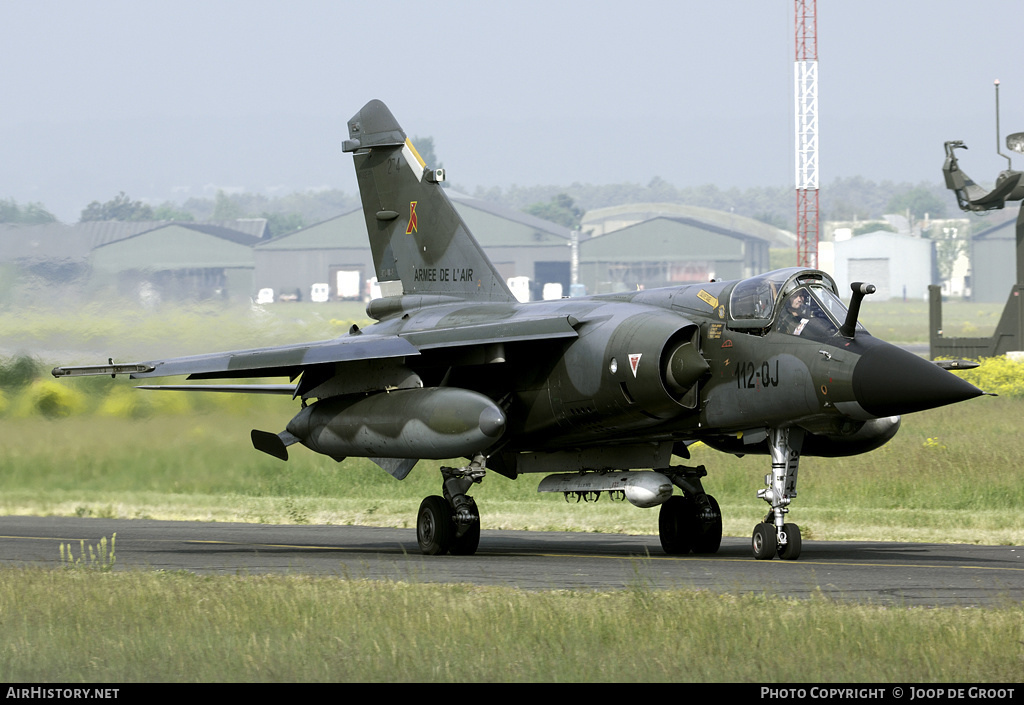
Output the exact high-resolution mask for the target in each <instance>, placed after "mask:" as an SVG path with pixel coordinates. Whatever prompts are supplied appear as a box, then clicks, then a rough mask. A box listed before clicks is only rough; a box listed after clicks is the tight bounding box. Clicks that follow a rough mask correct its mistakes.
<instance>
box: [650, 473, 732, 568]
mask: <svg viewBox="0 0 1024 705" xmlns="http://www.w3.org/2000/svg"><path fill="white" fill-rule="evenodd" d="M658 472H660V473H662V474H663V475H665V476H666V477H668V478H669V479H670V480H672V484H674V485H675V486H676V487H678V488H679V489H681V490H682V491H683V494H682V495H673V496H672V497H670V498H669V499H668V501H667V502H665V503H664V504H662V505H661V512H660V514H659V515H658V534H659V537H660V538H661V547H662V548H663V549H665V553H668V554H669V555H683V554H687V553H689V552H690V551H693V552H694V553H716V552H717V551H718V547H719V546H720V545H721V544H722V511H721V510H720V509H719V508H718V502H717V501H715V498H714V497H712V496H711V495H709V494H707V493H705V492H704V487H703V485H702V484H701V481H700V478H702V477H704V476H705V475H707V474H708V473H707V470H705V469H704V466H703V465H700V466H698V467H696V468H688V467H675V468H669V469H667V470H658Z"/></svg>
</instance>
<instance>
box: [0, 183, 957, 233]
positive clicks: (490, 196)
mask: <svg viewBox="0 0 1024 705" xmlns="http://www.w3.org/2000/svg"><path fill="white" fill-rule="evenodd" d="M451 188H452V189H454V190H457V191H464V192H466V193H470V194H471V195H472V196H474V197H475V198H479V199H481V200H484V201H489V202H492V203H497V204H500V205H503V206H506V207H508V208H512V209H514V210H518V211H522V212H526V213H531V214H533V215H536V216H538V217H541V218H545V219H547V220H550V221H552V222H556V223H559V224H561V225H564V226H566V227H570V228H574V227H579V221H580V219H581V218H582V216H583V214H584V213H585V212H586V211H588V210H591V209H595V208H604V207H609V206H618V205H625V204H629V203H678V204H683V205H691V206H702V207H705V208H713V209H715V210H721V211H726V212H732V213H736V214H738V215H743V216H747V217H750V218H754V219H756V220H760V221H762V222H765V223H768V224H770V225H774V226H775V227H778V228H782V229H785V230H790V231H792V230H795V227H796V223H795V220H796V213H795V211H796V207H795V194H794V190H793V188H792V187H785V186H775V187H772V186H761V187H750V188H744V189H740V188H735V187H734V188H728V189H722V188H719V187H718V186H715V185H713V184H705V185H702V186H687V187H676V186H674V185H672V184H670V183H668V182H667V181H665V180H664V179H661V178H659V177H655V178H654V179H651V181H649V182H648V183H647V184H646V185H642V184H636V183H621V184H580V183H574V184H571V185H569V186H565V185H546V186H508V187H498V186H495V187H490V188H485V187H477V188H476V189H474V190H472V191H469V190H468V189H463V188H459V186H458V185H452V186H451ZM951 203H952V198H951V197H950V196H949V194H948V192H947V191H946V189H945V188H944V187H943V186H942V185H941V184H938V183H935V184H931V183H921V184H916V185H915V184H907V183H901V184H895V183H893V182H890V181H882V182H875V181H871V180H868V179H865V178H863V177H859V176H855V177H849V178H841V179H836V180H835V181H833V182H832V183H831V184H828V185H826V186H823V187H822V189H821V192H820V204H819V207H820V213H819V220H820V221H822V222H824V221H826V220H871V219H877V218H881V217H882V216H883V215H885V214H887V213H905V214H909V215H910V216H911V217H913V218H915V219H922V218H924V217H925V216H926V214H927V216H928V217H930V218H932V219H935V218H943V217H946V216H947V213H948V212H949V210H950V204H951ZM357 207H359V198H358V196H357V195H356V194H349V193H346V192H344V191H341V190H337V189H334V190H322V191H316V192H305V193H292V194H288V195H284V196H268V195H266V194H259V193H226V192H224V191H218V192H217V194H216V196H215V197H213V198H190V199H188V200H186V201H184V202H183V203H174V202H171V201H167V202H164V203H161V204H158V205H151V204H148V203H145V202H143V201H140V200H133V199H132V198H131V197H130V196H128V195H127V194H126V193H124V192H123V191H122V192H121V193H119V194H118V195H117V196H115V197H113V198H112V199H110V200H108V201H93V202H91V203H90V204H89V205H87V206H86V207H85V208H84V209H83V210H82V212H81V215H80V217H79V222H88V221H94V220H122V221H133V220H134V221H141V220H176V221H186V222H188V221H211V220H234V219H236V218H266V219H267V221H268V231H269V234H270V236H276V235H283V234H285V233H288V232H292V231H294V230H297V229H299V228H302V227H306V226H308V225H312V224H315V223H319V222H321V221H323V220H327V219H328V218H332V217H335V216H337V215H341V214H342V213H347V212H348V211H350V210H353V209H355V208H357ZM56 221H57V218H56V217H54V216H53V214H52V213H50V212H49V211H47V210H46V207H45V206H44V205H43V204H41V203H28V204H24V205H22V204H18V203H17V202H16V201H15V200H14V199H6V200H0V223H29V224H37V223H49V222H56Z"/></svg>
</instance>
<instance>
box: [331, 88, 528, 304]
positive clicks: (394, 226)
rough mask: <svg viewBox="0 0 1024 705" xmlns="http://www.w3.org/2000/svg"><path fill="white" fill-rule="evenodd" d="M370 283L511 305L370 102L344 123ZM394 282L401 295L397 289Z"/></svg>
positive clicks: (443, 200) (437, 188)
mask: <svg viewBox="0 0 1024 705" xmlns="http://www.w3.org/2000/svg"><path fill="white" fill-rule="evenodd" d="M348 132H349V139H347V140H345V144H344V151H346V152H353V153H354V154H353V156H354V159H355V167H356V177H357V178H358V180H359V194H360V197H361V199H362V202H363V214H364V216H365V218H366V230H367V233H368V234H369V236H370V249H371V250H372V251H373V264H374V266H375V268H376V269H377V280H378V281H379V282H380V283H381V290H382V291H383V292H384V293H385V295H389V294H390V295H395V294H400V293H401V294H445V295H449V296H463V297H467V298H470V297H472V298H482V299H489V300H495V301H515V297H514V296H513V295H512V293H511V292H510V291H509V289H508V286H506V284H505V282H504V280H503V279H502V278H501V275H500V274H498V272H497V270H496V269H495V268H494V265H493V264H491V261H490V260H489V259H488V258H487V255H485V254H484V252H483V250H482V249H481V248H480V245H479V244H478V243H477V241H476V240H475V239H474V238H473V235H472V234H471V233H470V232H469V228H467V227H466V224H465V222H463V220H462V217H461V216H460V215H459V213H458V211H456V210H455V208H454V206H452V203H451V201H449V200H448V196H447V194H445V192H444V190H443V189H442V188H441V185H440V182H441V181H442V180H443V178H444V177H443V173H442V172H440V171H438V172H435V171H431V170H429V169H427V167H426V165H425V164H424V163H423V159H422V158H421V157H420V155H419V153H417V152H416V149H415V148H414V147H413V146H412V143H411V142H410V141H409V140H408V138H407V137H406V135H405V132H404V131H403V130H402V128H401V126H400V125H399V124H398V121H397V120H395V117H394V115H392V114H391V111H390V110H388V108H387V106H386V105H384V103H382V102H381V101H379V100H371V101H370V102H369V103H367V104H366V105H364V106H363V108H362V110H360V111H359V112H358V113H356V114H355V115H354V116H353V117H352V119H351V120H349V121H348ZM398 282H401V290H400V291H399V290H397V289H398Z"/></svg>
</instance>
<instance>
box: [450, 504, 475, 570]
mask: <svg viewBox="0 0 1024 705" xmlns="http://www.w3.org/2000/svg"><path fill="white" fill-rule="evenodd" d="M467 499H468V500H469V501H470V502H473V498H472V497H467ZM473 511H474V512H475V513H476V515H477V518H476V520H475V521H474V522H473V523H472V524H470V525H469V527H468V528H467V529H466V531H465V532H463V534H462V536H456V535H455V534H456V529H455V525H454V522H453V523H452V542H451V547H450V548H449V549H448V550H449V551H450V552H451V554H452V555H453V556H472V555H473V554H474V553H476V549H477V546H479V545H480V513H479V511H477V508H476V502H473Z"/></svg>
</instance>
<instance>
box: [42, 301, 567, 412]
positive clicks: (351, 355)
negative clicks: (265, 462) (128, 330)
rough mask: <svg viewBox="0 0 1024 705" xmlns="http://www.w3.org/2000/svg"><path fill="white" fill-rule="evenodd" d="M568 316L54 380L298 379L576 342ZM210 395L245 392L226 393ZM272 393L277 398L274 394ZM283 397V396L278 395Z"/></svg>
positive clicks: (57, 372) (358, 335)
mask: <svg viewBox="0 0 1024 705" xmlns="http://www.w3.org/2000/svg"><path fill="white" fill-rule="evenodd" d="M574 324H576V321H575V320H574V319H573V318H571V317H569V316H546V317H530V318H522V319H516V318H511V319H508V320H505V321H498V322H495V321H488V322H484V323H479V322H475V323H469V324H466V325H457V326H447V327H441V328H430V329H424V330H416V331H408V332H403V333H400V334H397V335H374V334H371V333H362V332H360V331H358V330H356V331H355V332H353V333H350V334H349V335H347V336H342V337H340V338H336V339H334V340H324V341H319V342H314V343H303V344H300V345H283V346H277V347H269V348H256V349H253V350H235V351H231V352H222V353H210V354H205V355H191V356H187V357H176V358H170V359H167V360H152V361H148V362H132V363H114V362H113V361H112V360H111V361H109V362H108V363H107V364H106V365H77V366H76V365H66V366H60V367H55V368H54V369H53V376H54V377H79V376H87V375H111V376H116V375H119V374H127V375H129V376H130V378H131V379H147V378H151V377H172V376H179V375H188V378H189V379H233V378H250V377H289V378H291V379H294V378H296V377H298V375H299V374H300V373H301V372H302V371H303V370H304V369H306V368H308V367H310V366H313V365H323V364H331V363H345V362H356V361H360V360H386V359H392V358H404V357H415V356H418V355H419V354H420V351H421V350H430V349H435V348H454V347H465V346H474V345H486V344H490V343H505V342H523V341H531V340H552V339H565V338H575V337H577V333H576V330H575V329H574V327H573V325H574ZM211 391H241V390H238V389H228V388H224V389H221V390H211ZM268 393H275V392H269V388H268ZM277 393H280V392H277Z"/></svg>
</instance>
